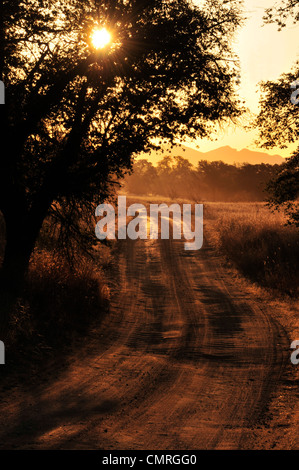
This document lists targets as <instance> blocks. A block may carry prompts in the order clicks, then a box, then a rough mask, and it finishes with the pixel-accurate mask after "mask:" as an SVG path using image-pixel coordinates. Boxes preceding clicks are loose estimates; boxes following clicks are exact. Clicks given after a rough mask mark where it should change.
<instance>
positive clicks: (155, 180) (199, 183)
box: [125, 156, 280, 202]
mask: <svg viewBox="0 0 299 470" xmlns="http://www.w3.org/2000/svg"><path fill="white" fill-rule="evenodd" d="M279 168H280V165H269V164H264V163H262V164H258V165H251V164H248V163H245V164H236V165H229V164H227V163H224V162H222V161H214V162H208V161H206V160H201V161H199V162H198V164H197V166H196V167H194V166H193V165H192V164H191V163H190V162H189V161H188V160H187V159H185V158H183V157H179V156H178V157H170V156H165V157H164V158H163V159H162V160H161V161H160V162H158V164H157V166H154V165H153V164H152V163H151V162H149V161H148V160H146V159H143V160H139V161H136V162H135V164H134V167H133V172H132V173H131V174H130V175H127V176H126V178H125V189H126V190H127V191H128V192H129V193H131V194H136V195H141V194H146V195H160V196H166V197H170V198H178V197H182V198H188V199H189V198H191V199H194V200H201V201H224V202H226V201H227V202H231V201H263V200H265V198H266V194H265V186H266V184H267V182H268V181H269V180H270V179H271V178H273V176H274V175H275V174H276V173H277V172H278V170H279Z"/></svg>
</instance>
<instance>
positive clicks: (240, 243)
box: [206, 203, 299, 296]
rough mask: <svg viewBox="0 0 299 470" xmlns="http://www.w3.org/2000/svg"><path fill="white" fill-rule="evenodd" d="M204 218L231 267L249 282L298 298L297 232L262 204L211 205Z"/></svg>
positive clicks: (280, 215) (298, 253) (298, 234)
mask: <svg viewBox="0 0 299 470" xmlns="http://www.w3.org/2000/svg"><path fill="white" fill-rule="evenodd" d="M206 217H207V219H208V220H209V221H210V223H212V225H213V227H214V231H215V234H216V235H215V239H216V243H217V246H218V248H219V250H221V251H222V252H223V253H224V254H225V255H226V256H227V257H228V258H229V259H230V260H231V261H232V262H233V264H234V265H235V266H236V267H237V268H238V269H239V270H240V271H241V272H242V273H243V274H244V275H245V276H247V277H248V278H250V279H251V280H252V281H254V282H257V283H258V284H260V285H261V286H263V287H266V288H270V289H272V290H273V291H276V292H277V293H281V294H284V295H289V296H297V295H298V279H299V272H298V260H299V232H298V229H296V228H293V227H290V226H286V225H285V224H286V219H285V218H284V216H283V215H282V214H281V213H278V212H275V213H273V212H271V211H270V210H269V208H267V207H266V206H265V205H264V204H263V203H214V204H213V203H211V204H208V205H207V207H206Z"/></svg>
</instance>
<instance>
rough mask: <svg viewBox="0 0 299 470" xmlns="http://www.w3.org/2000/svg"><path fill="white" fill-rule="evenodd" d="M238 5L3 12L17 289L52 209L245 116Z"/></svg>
mask: <svg viewBox="0 0 299 470" xmlns="http://www.w3.org/2000/svg"><path fill="white" fill-rule="evenodd" d="M238 4H239V2H229V4H228V3H227V2H224V1H221V0H207V1H206V2H205V3H204V4H203V5H202V7H201V8H199V7H197V6H195V5H194V4H193V3H192V2H190V1H188V0H167V1H166V0H165V1H161V0H159V1H157V0H150V1H149V0H147V1H146V0H106V1H92V0H85V1H83V0H60V1H55V0H51V1H49V0H26V1H22V0H21V1H19V2H9V1H4V2H3V5H4V8H3V9H2V14H1V16H0V17H1V18H2V24H1V34H2V39H3V42H2V43H1V44H2V45H1V48H2V53H3V60H2V62H1V67H0V68H1V70H0V71H1V77H2V80H3V81H4V83H5V86H6V104H5V106H4V114H5V115H4V126H3V128H2V129H3V140H2V146H3V148H5V149H7V150H6V151H5V152H4V155H3V157H2V160H1V171H0V175H1V176H0V177H1V184H0V187H1V194H0V209H1V211H2V213H3V215H4V218H5V223H6V234H7V243H6V252H5V257H4V263H3V269H2V271H3V272H5V279H6V282H8V281H7V280H9V279H10V280H11V283H12V284H14V285H17V284H18V283H17V278H18V277H19V278H21V277H22V273H23V272H24V271H25V270H26V267H27V265H28V260H29V257H30V254H31V252H32V250H33V247H34V244H35V240H36V237H37V235H38V233H39V230H40V228H41V225H42V223H43V221H44V219H45V217H46V216H47V214H49V211H50V210H51V208H52V210H53V207H54V208H55V210H56V211H57V210H60V209H61V208H62V207H64V208H66V210H67V208H68V207H69V206H70V205H72V206H74V204H76V203H77V202H78V201H79V203H80V204H81V205H82V204H84V201H86V202H87V203H90V202H91V201H93V200H95V198H96V199H97V201H99V199H101V198H104V197H106V196H107V194H108V193H109V191H110V189H111V188H110V185H111V183H113V181H115V179H116V178H118V177H119V176H121V175H123V173H124V172H125V171H127V170H128V169H129V168H130V167H131V163H132V156H133V155H135V154H136V153H138V152H140V151H147V150H150V149H151V148H154V147H155V146H156V142H157V139H165V140H167V141H169V142H173V141H174V139H177V138H182V137H184V136H189V137H197V138H198V137H206V136H209V135H210V134H211V132H212V130H213V128H214V127H215V126H216V125H217V124H218V123H219V122H220V121H225V120H231V119H233V120H234V119H236V118H237V117H238V116H239V114H240V102H239V100H238V99H237V97H236V96H235V93H234V86H235V82H236V75H237V73H238V72H237V67H236V62H235V59H236V58H235V57H234V55H233V53H232V51H231V39H232V35H233V33H234V32H235V29H236V27H237V26H238V25H239V24H240V21H241V20H240V13H239V7H238ZM97 26H98V27H102V26H104V27H106V28H107V29H108V30H109V31H110V32H111V35H112V42H111V44H110V45H108V46H107V47H106V48H105V49H100V50H95V49H94V48H93V47H92V44H91V39H90V36H91V33H92V31H93V29H94V28H95V27H97ZM61 215H63V214H62V213H61ZM20 231H21V234H22V235H21V236H20Z"/></svg>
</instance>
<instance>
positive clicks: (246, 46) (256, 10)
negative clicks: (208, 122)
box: [187, 0, 299, 157]
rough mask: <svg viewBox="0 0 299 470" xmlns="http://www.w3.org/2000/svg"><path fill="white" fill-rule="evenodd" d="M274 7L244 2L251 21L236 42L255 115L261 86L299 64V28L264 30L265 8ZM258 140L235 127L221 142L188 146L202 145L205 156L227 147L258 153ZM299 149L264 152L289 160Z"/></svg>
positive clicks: (264, 1)
mask: <svg viewBox="0 0 299 470" xmlns="http://www.w3.org/2000/svg"><path fill="white" fill-rule="evenodd" d="M274 3H275V0H258V1H257V0H244V10H245V15H246V17H248V19H247V20H246V22H245V25H244V26H243V27H242V28H241V29H240V30H239V33H238V35H237V37H236V40H235V51H236V52H237V54H238V55H239V58H240V63H241V84H240V91H239V92H240V97H241V98H242V99H244V100H245V101H246V106H247V107H248V108H249V109H250V110H251V111H252V112H257V111H258V102H259V88H258V82H260V81H261V80H269V79H277V78H278V77H279V76H280V75H281V74H282V73H284V72H289V71H290V69H291V68H292V66H293V65H294V63H295V61H296V60H299V44H298V37H299V25H291V26H289V27H288V28H285V29H284V30H282V31H280V32H279V31H278V30H277V26H275V25H265V26H263V21H262V17H263V14H264V11H265V8H267V7H270V6H272V5H273V4H274ZM256 136H257V135H256V132H254V131H252V132H245V131H244V130H241V129H234V128H232V127H231V128H229V129H227V130H226V131H222V132H221V134H219V138H218V139H217V141H213V142H211V141H209V140H206V139H204V140H198V141H196V142H190V141H188V142H187V145H188V146H190V147H194V148H196V145H199V150H200V151H202V152H208V151H209V150H213V149H215V148H218V147H221V146H223V145H230V146H231V147H234V148H237V149H238V150H241V149H242V148H249V149H250V150H257V147H256V146H255V145H254V144H253V141H254V140H255V137H256ZM295 148H296V145H293V146H290V147H289V149H284V150H282V149H279V148H274V149H271V150H263V151H266V152H268V153H270V154H280V155H282V156H284V157H287V156H289V154H290V151H291V150H293V149H295Z"/></svg>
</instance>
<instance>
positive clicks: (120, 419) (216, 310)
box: [0, 240, 288, 450]
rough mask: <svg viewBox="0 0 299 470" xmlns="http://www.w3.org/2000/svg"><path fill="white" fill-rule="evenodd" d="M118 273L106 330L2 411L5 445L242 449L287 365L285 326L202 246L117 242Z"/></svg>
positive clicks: (113, 282) (1, 430)
mask: <svg viewBox="0 0 299 470" xmlns="http://www.w3.org/2000/svg"><path fill="white" fill-rule="evenodd" d="M116 269H118V272H119V274H118V276H117V277H116V278H114V279H112V280H111V290H112V295H111V312H110V314H109V316H108V317H107V319H106V320H105V321H104V322H103V324H102V328H101V330H100V331H94V332H93V333H92V335H91V336H90V338H89V342H88V344H86V345H82V347H81V348H80V349H79V350H78V351H77V352H74V354H73V357H72V358H71V360H70V361H69V364H70V365H69V367H68V368H67V369H66V370H64V371H61V373H60V374H58V376H57V374H55V371H54V370H52V371H51V370H49V371H47V381H46V383H38V385H37V386H36V387H34V388H33V389H32V390H30V389H29V390H28V389H26V390H22V388H21V387H18V389H17V390H14V391H12V396H13V399H11V400H10V399H9V398H7V400H6V403H5V404H2V405H1V408H3V413H2V411H1V415H2V420H1V421H2V424H1V428H0V436H1V442H2V447H3V448H11V447H14V448H43V449H45V448H47V449H55V448H65V449H72V448H76V449H80V448H94V449H97V448H103V449H107V450H109V449H174V448H175V449H215V448H218V449H221V448H230V449H234V448H242V447H243V445H244V443H246V442H245V441H246V438H247V436H248V434H250V430H251V429H252V428H253V427H254V426H255V425H257V424H258V422H259V420H260V419H261V416H262V413H263V411H264V409H265V407H266V406H267V403H268V401H269V399H270V393H271V391H272V390H273V388H275V387H276V386H277V384H278V383H279V380H280V377H281V374H282V372H283V370H284V367H285V361H286V352H285V351H286V350H287V347H288V346H287V347H285V346H286V345H288V343H287V339H286V335H285V332H284V331H283V329H282V328H281V326H280V325H279V324H277V323H275V322H274V321H273V320H272V319H271V316H270V314H269V312H266V311H264V310H263V309H261V308H260V306H259V305H258V303H257V302H256V301H255V299H253V298H252V296H251V297H250V296H249V294H248V293H247V292H239V291H238V290H237V289H236V287H235V286H234V284H233V281H232V280H230V279H229V277H228V275H227V273H226V272H225V271H224V270H223V269H222V268H221V266H220V263H219V262H218V260H217V258H216V257H215V255H214V253H213V250H212V249H211V248H210V247H209V245H208V242H207V240H205V242H204V247H203V248H202V249H201V250H200V251H198V252H186V251H184V247H183V241H172V240H144V241H142V240H138V241H136V242H133V241H130V240H127V241H122V242H121V243H120V246H119V250H118V254H117V256H116V257H115V270H116ZM278 343H279V344H278ZM103 344H104V347H103ZM4 420H5V421H4Z"/></svg>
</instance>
